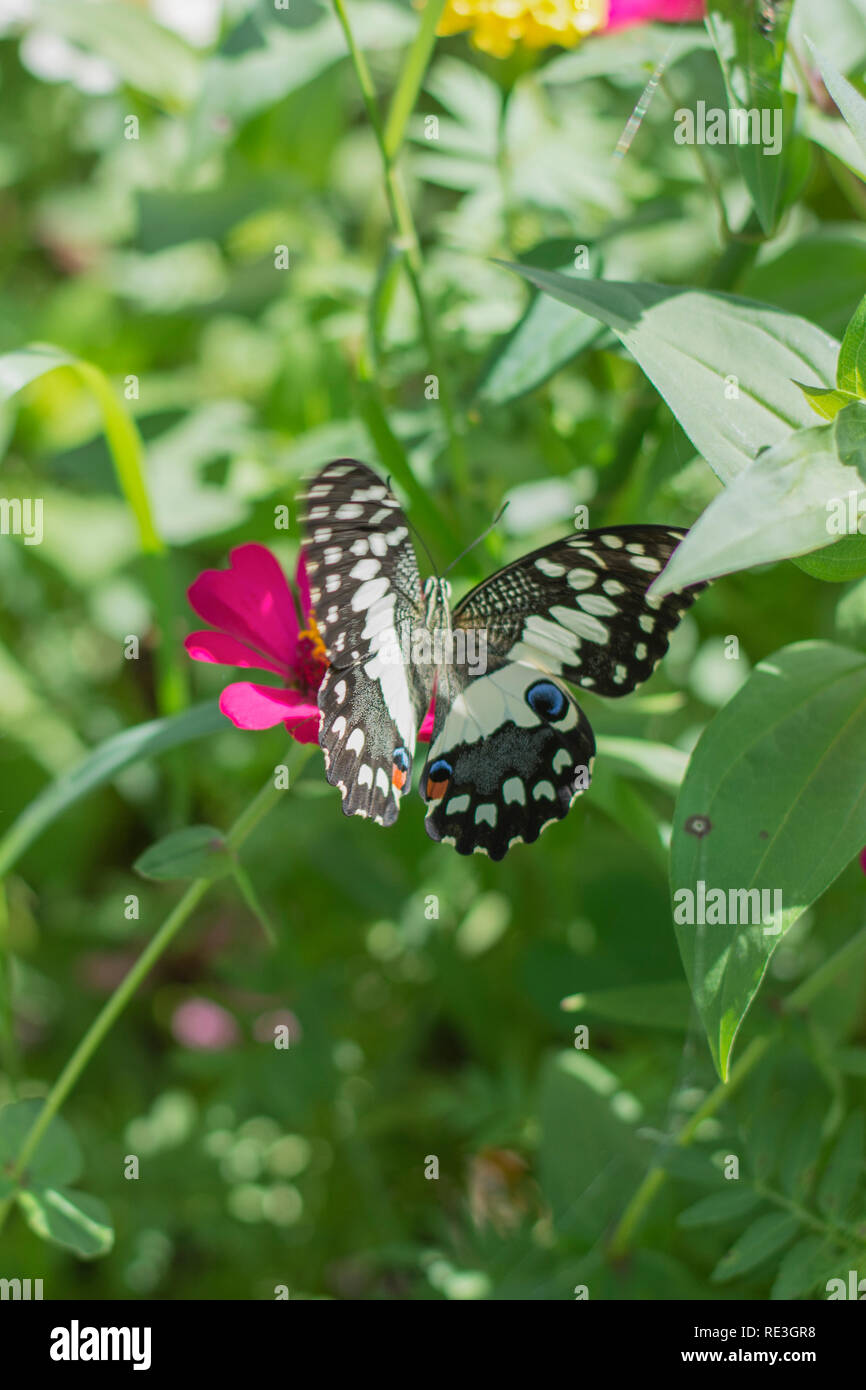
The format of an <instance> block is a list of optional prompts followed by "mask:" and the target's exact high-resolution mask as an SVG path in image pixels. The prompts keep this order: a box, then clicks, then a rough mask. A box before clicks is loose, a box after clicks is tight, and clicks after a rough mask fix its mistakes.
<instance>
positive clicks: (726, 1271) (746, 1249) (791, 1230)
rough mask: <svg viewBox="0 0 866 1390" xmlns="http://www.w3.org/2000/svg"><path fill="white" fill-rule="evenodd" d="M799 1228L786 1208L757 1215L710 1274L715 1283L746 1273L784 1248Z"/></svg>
mask: <svg viewBox="0 0 866 1390" xmlns="http://www.w3.org/2000/svg"><path fill="white" fill-rule="evenodd" d="M799 1229H800V1227H799V1223H798V1221H797V1219H796V1217H794V1216H788V1214H787V1212H783V1211H780V1212H773V1213H772V1214H771V1215H770V1216H761V1217H759V1218H758V1220H757V1221H755V1222H754V1223H753V1224H752V1225H751V1226H749V1228H748V1230H746V1231H744V1232H743V1234H742V1235H741V1236H740V1238H739V1240H737V1241H736V1242H735V1244H734V1245H732V1246H731V1248H730V1250H729V1251H728V1252H727V1254H726V1255H723V1256H722V1258H721V1259H720V1260H719V1263H718V1264H717V1265H716V1267H715V1269H714V1270H713V1272H712V1274H711V1275H710V1278H711V1279H712V1281H713V1283H715V1284H724V1283H725V1282H726V1281H727V1280H728V1279H735V1278H736V1277H737V1275H738V1274H746V1273H747V1272H748V1271H749V1270H750V1269H754V1268H755V1267H756V1265H760V1264H763V1263H764V1261H765V1260H768V1259H769V1258H770V1256H771V1255H777V1254H778V1253H779V1251H780V1250H784V1248H785V1246H786V1245H788V1244H789V1242H790V1241H792V1240H793V1239H794V1236H795V1235H796V1234H797V1231H798V1230H799Z"/></svg>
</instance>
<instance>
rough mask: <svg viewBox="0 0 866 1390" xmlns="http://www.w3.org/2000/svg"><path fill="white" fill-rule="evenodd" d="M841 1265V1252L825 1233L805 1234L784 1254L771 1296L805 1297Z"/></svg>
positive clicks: (786, 1297) (777, 1298) (782, 1298)
mask: <svg viewBox="0 0 866 1390" xmlns="http://www.w3.org/2000/svg"><path fill="white" fill-rule="evenodd" d="M838 1265H839V1255H838V1253H834V1251H833V1247H832V1246H831V1245H829V1244H828V1243H827V1242H826V1241H825V1240H823V1239H822V1238H821V1236H804V1237H803V1239H802V1240H798V1241H797V1244H796V1245H792V1246H791V1249H790V1250H789V1251H787V1253H786V1254H785V1256H784V1257H783V1259H782V1262H781V1264H780V1265H779V1272H778V1274H777V1275H776V1279H775V1282H774V1284H773V1288H772V1290H771V1292H770V1298H771V1299H773V1300H774V1301H779V1300H781V1301H784V1300H785V1299H789V1298H802V1297H803V1295H804V1294H808V1293H811V1292H812V1290H813V1289H814V1288H816V1286H817V1285H819V1284H823V1283H824V1281H825V1279H826V1277H827V1273H828V1270H831V1271H832V1270H835V1269H836V1268H838Z"/></svg>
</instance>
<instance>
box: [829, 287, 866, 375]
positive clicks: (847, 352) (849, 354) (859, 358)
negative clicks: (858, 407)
mask: <svg viewBox="0 0 866 1390" xmlns="http://www.w3.org/2000/svg"><path fill="white" fill-rule="evenodd" d="M836 385H837V386H838V387H839V390H840V391H846V392H848V393H850V394H851V395H854V396H861V397H862V396H866V295H864V296H863V298H862V299H861V300H860V303H859V304H858V305H857V309H856V311H855V313H854V316H853V318H852V319H851V322H850V323H849V324H848V327H847V328H846V329H845V336H844V338H843V339H842V346H841V347H840V349H839V360H838V362H837V363H836Z"/></svg>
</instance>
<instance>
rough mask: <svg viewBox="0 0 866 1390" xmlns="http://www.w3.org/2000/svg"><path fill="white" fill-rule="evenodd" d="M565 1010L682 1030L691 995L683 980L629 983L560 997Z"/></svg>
mask: <svg viewBox="0 0 866 1390" xmlns="http://www.w3.org/2000/svg"><path fill="white" fill-rule="evenodd" d="M562 1007H563V1009H564V1010H565V1011H566V1012H567V1013H589V1014H598V1016H599V1017H600V1018H611V1019H614V1020H615V1021H616V1022H617V1023H633V1024H635V1026H637V1027H641V1028H670V1029H672V1030H673V1031H674V1032H677V1033H681V1032H683V1031H684V1030H685V1029H686V1028H687V1027H688V1022H689V1015H690V1013H691V998H690V995H689V991H688V986H687V985H686V983H685V981H684V980H662V981H660V982H659V983H658V984H649V985H629V986H627V987H626V988H624V989H596V990H590V991H589V993H588V994H572V995H569V997H568V998H567V999H563V1001H562Z"/></svg>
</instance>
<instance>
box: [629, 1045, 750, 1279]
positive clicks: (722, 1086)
mask: <svg viewBox="0 0 866 1390" xmlns="http://www.w3.org/2000/svg"><path fill="white" fill-rule="evenodd" d="M770 1043H771V1038H770V1036H769V1035H766V1036H764V1037H761V1038H754V1039H753V1040H752V1042H751V1043H750V1044H749V1046H748V1047H747V1048H746V1050H745V1052H744V1053H743V1055H742V1057H741V1058H740V1060H739V1062H738V1063H737V1064H736V1066H734V1067H733V1068H732V1070H731V1075H730V1080H728V1081H727V1082H725V1081H720V1082H719V1084H718V1086H716V1087H715V1088H714V1089H713V1090H712V1091H711V1092H710V1094H709V1095H708V1096H707V1098H706V1100H705V1101H704V1102H703V1104H702V1105H699V1106H698V1108H697V1110H696V1111H695V1113H694V1114H693V1115H692V1116H690V1118H689V1119H688V1120H687V1121H686V1123H685V1124H684V1125H683V1127H682V1129H681V1130H680V1131H679V1133H678V1134H677V1135H676V1136H675V1138H674V1140H673V1144H674V1147H675V1148H687V1147H688V1145H689V1144H690V1143H691V1142H692V1140H693V1139H694V1137H695V1134H696V1133H697V1131H698V1129H699V1128H700V1126H701V1125H702V1124H703V1122H704V1120H707V1119H709V1118H710V1116H712V1115H715V1113H716V1111H717V1110H719V1109H721V1107H722V1105H724V1103H725V1101H726V1100H727V1099H728V1097H729V1096H730V1095H732V1094H733V1092H734V1091H736V1089H737V1087H738V1086H739V1085H740V1084H741V1082H742V1081H744V1080H745V1078H746V1077H747V1076H748V1074H749V1072H750V1071H751V1070H752V1068H753V1067H754V1066H755V1064H756V1063H757V1062H759V1061H760V1060H761V1058H762V1057H763V1056H764V1053H765V1052H766V1051H767V1050H768V1048H769V1046H770ZM666 1178H667V1169H666V1168H665V1167H664V1165H663V1164H653V1166H652V1167H651V1168H650V1169H649V1170H648V1171H647V1173H646V1174H645V1176H644V1179H643V1181H642V1183H641V1184H640V1187H639V1188H638V1189H637V1191H636V1192H635V1194H634V1196H633V1197H632V1199H631V1201H630V1202H629V1204H628V1206H627V1207H626V1209H625V1211H624V1212H623V1214H622V1216H621V1217H620V1220H619V1223H618V1225H617V1228H616V1230H615V1231H614V1233H613V1237H612V1239H611V1242H610V1246H609V1247H608V1248H609V1252H610V1255H611V1256H612V1258H613V1259H622V1257H623V1256H624V1255H625V1253H626V1251H627V1250H628V1249H629V1246H630V1245H631V1242H632V1240H633V1238H634V1236H635V1234H636V1232H637V1229H638V1227H639V1226H640V1224H641V1222H642V1221H643V1218H644V1216H645V1215H646V1213H647V1209H648V1208H649V1206H650V1204H651V1203H652V1200H653V1198H654V1197H655V1195H656V1193H657V1192H658V1190H659V1188H660V1187H662V1186H663V1184H664V1182H665V1179H666Z"/></svg>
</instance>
